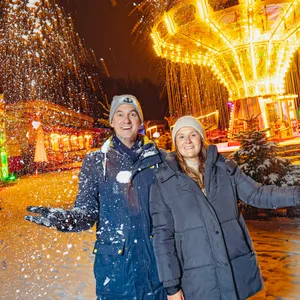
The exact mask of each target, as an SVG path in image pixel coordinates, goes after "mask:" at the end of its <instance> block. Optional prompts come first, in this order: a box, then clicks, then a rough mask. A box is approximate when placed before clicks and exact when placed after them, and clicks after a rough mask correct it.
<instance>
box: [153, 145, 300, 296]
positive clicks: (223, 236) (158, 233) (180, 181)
mask: <svg viewBox="0 0 300 300" xmlns="http://www.w3.org/2000/svg"><path fill="white" fill-rule="evenodd" d="M204 183H205V191H206V196H205V195H204V193H203V192H202V191H201V189H200V188H199V187H198V185H197V184H196V183H195V182H194V181H193V180H192V179H191V178H190V177H188V176H187V175H185V174H183V173H182V172H181V171H180V169H179V166H178V164H177V161H176V159H175V157H174V154H169V155H168V157H167V160H166V163H165V166H164V167H161V169H160V170H159V172H158V174H157V181H156V184H155V185H154V186H153V187H152V190H151V197H150V210H151V215H152V218H153V225H154V237H153V242H154V250H155V255H156V261H157V265H158V271H159V276H160V280H161V281H162V282H163V284H164V286H165V287H170V286H175V285H178V284H181V286H182V289H183V292H184V295H185V299H186V300H192V299H195V300H201V299H203V300H217V299H222V300H235V299H239V300H240V299H246V298H248V297H250V296H252V295H254V294H255V293H257V292H258V291H259V290H261V289H262V279H261V275H260V270H259V267H258V265H257V260H256V255H255V253H254V249H253V246H252V242H251V239H250V236H249V233H248V230H247V227H246V224H245V221H244V219H243V217H242V215H241V214H240V212H239V210H238V207H237V200H238V199H241V200H242V201H244V202H245V203H248V204H250V205H252V206H255V207H260V208H277V207H288V206H295V205H296V204H299V203H300V201H299V199H300V197H299V195H300V189H299V188H297V187H281V188H280V187H277V186H261V185H260V184H258V183H256V182H255V181H253V180H252V179H251V178H250V177H248V176H246V175H245V174H244V173H243V172H242V171H241V170H240V169H239V168H238V167H237V166H236V165H235V163H234V162H232V161H230V160H227V159H226V158H224V157H223V156H221V155H219V154H218V152H217V148H216V147H215V146H209V148H208V152H207V159H206V166H205V173H204Z"/></svg>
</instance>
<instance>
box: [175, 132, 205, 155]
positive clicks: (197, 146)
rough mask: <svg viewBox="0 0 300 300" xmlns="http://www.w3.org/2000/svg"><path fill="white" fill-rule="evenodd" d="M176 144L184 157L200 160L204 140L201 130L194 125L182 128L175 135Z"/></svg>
mask: <svg viewBox="0 0 300 300" xmlns="http://www.w3.org/2000/svg"><path fill="white" fill-rule="evenodd" d="M175 145H176V148H177V150H178V151H179V153H180V154H181V155H182V156H183V158H187V159H189V160H194V161H198V160H199V153H200V150H201V146H202V142H201V136H200V134H199V132H198V131H197V130H196V129H194V128H193V127H182V128H180V129H179V130H178V131H177V133H176V136H175Z"/></svg>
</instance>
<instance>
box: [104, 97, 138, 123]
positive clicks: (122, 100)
mask: <svg viewBox="0 0 300 300" xmlns="http://www.w3.org/2000/svg"><path fill="white" fill-rule="evenodd" d="M122 104H130V105H132V106H134V108H135V109H136V111H137V113H138V115H139V117H140V121H141V123H143V122H144V116H143V111H142V108H141V105H140V103H139V101H138V100H137V99H136V97H134V96H133V95H120V96H114V97H113V100H112V102H111V105H110V111H109V124H111V122H112V119H113V116H114V114H115V112H116V110H117V108H118V107H119V106H120V105H122Z"/></svg>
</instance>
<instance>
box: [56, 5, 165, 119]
mask: <svg viewBox="0 0 300 300" xmlns="http://www.w3.org/2000/svg"><path fill="white" fill-rule="evenodd" d="M57 3H58V5H60V6H61V7H63V9H64V12H65V14H66V15H70V16H71V17H72V19H73V23H74V27H75V31H76V32H78V33H79V36H80V38H81V39H82V40H84V43H85V45H86V47H87V48H90V49H92V50H93V51H94V53H95V56H96V58H97V62H98V64H99V66H100V67H101V66H102V65H101V61H100V59H101V58H103V59H104V61H105V64H106V66H107V69H108V72H109V74H110V78H106V79H102V81H101V83H102V86H103V90H104V91H105V92H106V94H107V96H108V99H109V101H111V99H112V97H113V96H114V95H117V94H118V95H119V94H124V93H129V94H133V95H135V96H136V97H137V98H138V99H139V101H140V102H141V105H142V107H143V110H144V117H145V120H163V118H164V116H167V115H168V101H167V95H166V93H165V89H164V71H163V70H164V69H163V65H162V61H161V60H160V59H159V58H157V57H156V55H155V51H154V49H153V46H152V42H151V40H150V37H149V35H148V34H145V33H142V34H131V31H132V29H133V28H134V25H135V24H136V23H137V22H138V20H139V18H140V17H141V15H138V14H137V13H135V14H132V15H130V16H129V13H130V12H131V11H132V9H133V5H132V1H130V0H117V5H116V6H113V5H112V4H111V2H110V0H57ZM100 117H103V116H100Z"/></svg>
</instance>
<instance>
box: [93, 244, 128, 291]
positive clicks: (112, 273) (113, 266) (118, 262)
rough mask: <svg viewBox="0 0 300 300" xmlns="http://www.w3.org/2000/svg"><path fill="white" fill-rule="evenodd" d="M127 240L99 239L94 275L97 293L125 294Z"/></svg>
mask: <svg viewBox="0 0 300 300" xmlns="http://www.w3.org/2000/svg"><path fill="white" fill-rule="evenodd" d="M124 246H125V242H119V243H115V244H111V243H110V244H109V243H105V242H103V241H101V240H97V241H96V243H95V247H94V250H93V253H94V254H95V255H96V257H95V263H94V275H95V279H96V289H97V294H112V293H113V294H123V293H124V292H125V285H126V284H125V262H126V256H125V251H124Z"/></svg>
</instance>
